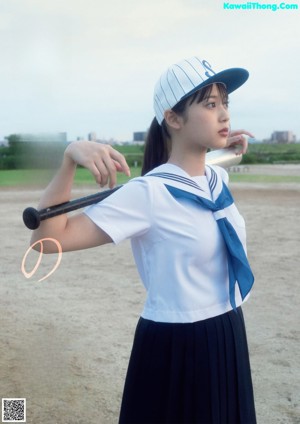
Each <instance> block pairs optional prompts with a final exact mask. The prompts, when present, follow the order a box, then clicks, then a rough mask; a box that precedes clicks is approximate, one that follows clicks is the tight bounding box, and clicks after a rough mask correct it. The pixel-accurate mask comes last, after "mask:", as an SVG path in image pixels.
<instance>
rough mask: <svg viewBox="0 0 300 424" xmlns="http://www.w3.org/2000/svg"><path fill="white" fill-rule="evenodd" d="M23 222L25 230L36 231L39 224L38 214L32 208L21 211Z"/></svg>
mask: <svg viewBox="0 0 300 424" xmlns="http://www.w3.org/2000/svg"><path fill="white" fill-rule="evenodd" d="M23 221H24V224H25V225H26V227H27V228H29V229H30V230H36V229H37V228H38V227H39V226H40V223H41V218H40V214H39V212H38V211H37V210H36V209H34V208H26V209H25V210H24V211H23Z"/></svg>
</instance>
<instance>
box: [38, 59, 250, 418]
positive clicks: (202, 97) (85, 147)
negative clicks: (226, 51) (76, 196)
mask: <svg viewBox="0 0 300 424" xmlns="http://www.w3.org/2000/svg"><path fill="white" fill-rule="evenodd" d="M247 78H248V72H247V71H246V70H244V69H240V68H233V69H227V70H224V71H222V72H218V73H217V72H215V71H214V70H213V69H212V67H211V65H210V64H209V63H208V62H207V61H205V60H201V59H199V58H197V57H194V58H191V59H188V60H184V61H181V62H179V63H177V64H175V65H173V66H171V67H170V68H169V69H168V70H167V71H166V72H165V73H163V74H162V76H161V78H160V79H159V81H158V83H157V85H156V87H155V91H154V109H155V118H154V120H153V122H152V124H151V127H150V130H149V134H148V139H147V142H146V150H145V158H144V165H143V172H142V173H143V174H144V176H142V177H139V178H136V179H133V180H131V181H130V182H129V183H128V184H125V185H124V186H123V187H122V188H121V189H119V190H118V191H117V192H115V193H114V194H113V195H111V196H110V197H108V198H107V199H106V200H105V201H102V202H101V203H99V204H97V205H93V206H90V207H89V208H87V209H86V210H85V211H84V212H83V213H79V214H77V215H75V216H72V217H68V216H66V215H62V216H58V217H55V218H53V219H50V220H48V221H43V222H42V224H41V226H40V227H39V228H38V229H37V230H35V231H34V233H33V238H32V242H34V241H37V240H39V239H41V238H44V237H51V238H55V239H57V240H58V241H59V242H60V244H61V246H62V249H63V251H68V250H76V249H85V248H89V247H94V246H99V245H102V244H105V243H109V242H114V243H119V242H121V241H122V240H125V239H128V238H130V239H131V243H132V250H133V254H134V258H135V261H136V265H137V268H138V271H139V273H140V276H141V279H142V281H143V284H144V285H145V288H146V290H147V299H146V303H145V307H144V310H143V312H142V314H141V318H140V320H139V323H138V326H137V329H136V334H135V339H134V345H133V349H132V353H131V358H130V363H129V368H128V373H127V377H126V382H125V388H124V394H123V401H122V406H121V413H120V423H121V424H124V423H127V424H134V423H135V424H144V423H148V424H158V423H172V424H175V423H176V424H179V423H180V424H190V423H198V424H200V423H206V424H207V423H216V424H217V423H230V424H235V423H241V424H254V423H255V422H256V418H255V408H254V399H253V389H252V382H251V372H250V365H249V355H248V348H247V340H246V333H245V326H244V320H243V314H242V311H241V304H242V303H243V302H244V301H245V300H246V299H247V297H248V295H249V292H250V290H251V287H252V284H253V275H252V272H251V269H250V267H249V264H248V261H247V258H246V255H245V250H246V247H245V225H244V221H243V218H242V217H241V216H240V214H239V212H238V211H237V209H236V207H235V205H234V203H233V199H232V197H231V194H230V192H229V190H228V188H227V183H228V175H227V173H226V172H225V171H224V170H223V169H221V168H219V167H214V166H210V167H209V166H206V165H205V155H206V152H207V150H208V149H219V148H224V147H226V146H229V145H232V144H241V145H242V146H243V152H245V151H246V148H247V142H246V139H245V137H244V136H243V134H247V135H250V136H251V134H250V133H248V132H247V131H243V130H239V131H236V132H232V133H230V121H229V112H228V93H230V92H232V91H234V90H235V89H236V88H238V87H239V86H240V85H242V84H243V83H244V82H245V81H246V80H247ZM77 164H80V165H83V166H85V167H86V168H88V169H89V170H90V171H91V172H92V174H93V175H94V176H95V179H96V181H97V182H98V183H99V184H100V185H101V186H104V185H106V184H107V183H108V182H109V185H110V187H113V186H114V185H115V183H116V172H117V171H121V172H124V173H125V174H126V175H129V168H128V166H127V164H126V161H125V159H124V157H123V156H122V155H121V154H120V153H118V152H117V151H115V150H114V149H112V148H111V147H109V146H104V145H101V144H97V143H93V142H84V143H82V142H79V143H78V142H75V143H72V144H70V145H69V146H68V148H67V149H66V152H65V155H64V159H63V163H62V166H61V168H60V170H59V171H58V173H57V175H56V176H55V178H54V179H53V181H52V182H51V183H50V185H49V186H48V188H47V189H46V191H45V193H44V195H43V197H42V199H41V201H40V204H39V207H40V208H44V207H47V206H49V205H52V204H57V203H61V202H65V201H68V200H69V199H70V193H71V187H72V182H73V177H74V173H75V169H76V165H77ZM52 248H53V246H52V244H49V246H47V247H46V249H47V251H48V252H51V249H52Z"/></svg>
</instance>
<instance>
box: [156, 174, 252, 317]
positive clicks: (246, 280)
mask: <svg viewBox="0 0 300 424" xmlns="http://www.w3.org/2000/svg"><path fill="white" fill-rule="evenodd" d="M148 176H153V177H159V178H163V179H167V180H168V183H167V184H165V187H166V188H167V190H168V191H169V192H170V193H171V194H172V196H173V197H175V198H185V199H190V200H192V201H194V202H196V203H198V204H199V205H200V206H202V207H203V208H205V209H209V210H211V211H212V212H213V213H214V216H215V218H216V221H217V224H218V227H219V229H220V231H221V234H222V236H223V239H224V242H225V246H226V249H227V261H228V274H229V298H230V303H231V306H232V308H233V309H236V303H235V284H236V283H237V284H238V287H239V290H240V293H241V297H242V299H243V300H244V299H245V297H246V296H247V294H248V293H249V292H250V290H251V287H252V285H253V283H254V276H253V273H252V271H251V268H250V265H249V262H248V259H247V256H246V254H245V251H244V248H243V245H242V243H241V241H240V239H239V237H238V235H237V233H236V231H235V229H234V228H233V226H232V225H231V224H230V222H229V221H228V219H227V218H226V216H225V213H224V212H223V209H225V208H227V207H228V206H230V205H232V204H233V198H232V196H231V193H230V191H229V189H228V187H227V186H226V184H224V183H223V181H221V179H220V177H218V176H217V174H216V172H215V171H214V170H213V169H212V168H210V178H209V187H210V190H211V192H212V194H213V192H214V190H215V189H216V190H217V192H218V195H217V198H216V200H214V201H212V200H210V199H209V198H208V196H207V195H206V194H205V193H204V192H203V190H202V189H201V187H200V186H198V185H197V184H196V183H195V182H194V181H193V180H191V179H189V178H186V177H182V176H179V175H176V174H170V173H153V174H148ZM180 187H184V189H183V188H180ZM213 197H214V196H213Z"/></svg>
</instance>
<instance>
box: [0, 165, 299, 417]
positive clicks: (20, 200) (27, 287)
mask: <svg viewBox="0 0 300 424" xmlns="http://www.w3.org/2000/svg"><path fill="white" fill-rule="evenodd" d="M278 168H280V170H276V168H273V171H272V172H274V173H277V172H283V173H284V174H286V172H287V170H288V168H283V169H284V171H283V170H282V167H278ZM270 169H271V168H267V169H265V171H266V173H267V172H270ZM290 171H291V172H292V173H296V174H297V175H300V167H299V166H298V167H295V168H293V167H292V168H291V169H290ZM251 172H252V171H251ZM261 172H264V170H263V169H261ZM294 175H295V174H294ZM232 191H233V194H234V197H235V199H236V203H237V205H238V208H239V210H240V211H241V213H242V214H243V216H244V218H245V220H246V223H247V232H248V254H249V259H250V262H251V264H252V268H253V271H254V273H255V276H256V282H255V287H254V290H253V293H252V295H251V298H250V300H249V301H248V302H247V303H246V304H245V306H244V314H245V317H246V325H247V331H248V342H249V349H250V357H251V364H252V373H253V382H254V390H255V398H256V408H257V418H258V423H259V424H277V423H278V424H287V423H292V424H299V423H300V382H299V381H300V371H299V351H300V330H299V327H300V308H299V299H300V294H299V293H300V292H299V287H298V286H299V274H300V267H299V253H300V237H299V235H300V232H299V231H300V230H299V228H300V184H285V185H282V184H281V185H280V184H278V185H270V184H269V185H254V184H248V185H245V184H244V185H241V184H235V185H232ZM82 194H85V195H87V194H88V193H87V192H86V191H84V192H83V191H77V192H76V193H75V195H76V196H80V195H82ZM39 195H40V192H39V191H29V190H22V191H21V190H2V191H0V202H1V208H0V218H1V239H2V241H1V270H0V275H1V285H0V305H1V315H0V322H1V327H0V328H1V329H0V396H1V397H2V398H3V397H12V398H18V397H20V398H26V400H27V423H30V424H56V423H57V424H87V423H92V424H94V423H95V424H114V423H117V421H118V412H119V407H120V401H121V396H122V389H123V382H124V378H125V373H126V368H127V362H128V357H129V354H130V349H131V344H132V338H133V333H134V330H135V325H136V322H137V320H138V317H139V314H140V312H141V309H142V305H143V301H144V298H145V293H144V289H143V287H142V285H141V283H140V281H139V277H138V275H137V272H136V270H135V266H134V263H133V259H132V256H131V251H130V245H129V243H128V242H125V243H123V244H121V245H120V246H118V247H115V246H105V247H100V248H96V249H92V250H87V251H83V252H72V253H66V254H63V256H62V261H61V264H60V265H59V267H58V269H57V270H56V271H55V273H53V274H52V275H51V276H50V277H49V278H47V279H46V280H45V281H43V282H38V279H39V278H42V277H43V276H44V275H46V274H47V273H48V272H49V271H50V270H51V269H52V267H53V266H54V264H55V262H56V260H57V256H56V255H53V256H43V258H42V263H41V266H40V267H39V269H38V270H37V272H36V274H35V275H34V276H32V277H31V278H29V279H26V278H25V277H24V275H23V273H22V272H21V263H22V259H23V257H24V255H25V253H26V250H27V249H28V244H29V236H30V231H29V230H28V229H26V228H25V227H24V225H23V222H22V211H23V209H24V208H25V207H27V206H29V205H30V206H36V204H37V201H38V198H39ZM36 260H37V256H36V255H35V254H33V253H30V254H29V255H28V258H27V261H26V269H27V271H29V270H30V269H31V268H32V267H33V265H34V263H35V262H36Z"/></svg>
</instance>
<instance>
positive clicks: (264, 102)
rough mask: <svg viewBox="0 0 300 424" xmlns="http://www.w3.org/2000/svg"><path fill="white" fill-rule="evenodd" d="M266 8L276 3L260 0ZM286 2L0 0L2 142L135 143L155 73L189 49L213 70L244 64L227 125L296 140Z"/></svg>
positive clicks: (291, 14)
mask: <svg viewBox="0 0 300 424" xmlns="http://www.w3.org/2000/svg"><path fill="white" fill-rule="evenodd" d="M227 3H228V2H226V3H225V7H226V4H227ZM233 3H234V2H233V1H231V4H233ZM235 3H242V2H240V1H239V0H236V1H235ZM248 3H249V2H248ZM267 3H269V4H278V5H279V4H280V3H281V0H278V1H275V0H270V1H267V2H266V1H261V2H260V3H259V4H260V5H266V4H267ZM286 4H297V5H298V10H277V11H276V12H275V11H272V10H268V9H266V10H263V9H256V10H249V9H248V10H239V11H237V10H228V9H224V2H223V1H219V0H203V1H201V0H109V1H107V0H106V1H104V0H63V1H62V0H42V1H41V0H0V58H1V62H0V75H1V79H0V90H1V91H0V93H1V102H0V140H1V139H3V138H4V136H7V135H9V134H12V133H18V132H53V131H66V132H67V133H68V139H69V140H72V139H75V138H76V137H77V136H83V137H87V133H88V132H90V131H95V132H96V133H97V136H98V137H104V138H111V137H112V138H115V139H120V140H130V139H132V133H133V132H134V131H143V130H146V129H147V128H148V127H149V125H150V122H151V120H152V118H153V116H154V112H153V106H152V93H153V87H154V84H155V82H156V80H157V79H158V78H159V76H160V74H161V73H162V72H163V71H164V70H165V69H166V68H167V67H168V66H169V65H170V64H172V63H174V62H177V61H179V60H181V59H184V58H188V57H191V56H194V55H198V56H199V57H201V58H203V59H206V60H207V61H208V62H209V63H210V64H211V65H212V67H213V69H214V70H222V69H225V68H230V67H236V66H237V67H244V68H246V69H248V70H249V72H250V78H249V80H248V82H247V83H246V84H245V85H244V86H243V87H241V88H240V89H239V90H237V91H236V92H235V93H233V94H232V95H231V98H230V109H231V116H232V127H233V128H245V129H248V130H250V131H252V132H253V133H254V134H255V136H256V137H257V138H258V139H262V138H267V137H269V136H270V134H271V133H272V131H273V130H292V131H293V132H294V133H295V134H296V135H297V138H298V139H300V114H299V111H300V107H299V100H300V83H299V78H300V47H299V46H300V45H299V40H300V25H299V22H300V4H299V2H298V1H295V0H291V1H290V2H288V0H287V1H286Z"/></svg>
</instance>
